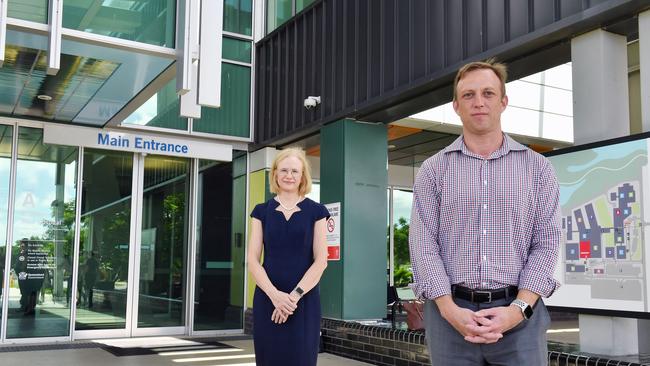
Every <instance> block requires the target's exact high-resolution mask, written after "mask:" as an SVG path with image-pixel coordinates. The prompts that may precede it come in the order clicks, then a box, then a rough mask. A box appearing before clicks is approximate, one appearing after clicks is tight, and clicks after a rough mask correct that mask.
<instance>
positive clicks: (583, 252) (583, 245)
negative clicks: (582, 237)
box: [580, 240, 591, 258]
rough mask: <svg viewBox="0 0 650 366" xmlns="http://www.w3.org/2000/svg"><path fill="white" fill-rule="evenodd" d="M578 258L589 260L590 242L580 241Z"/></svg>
mask: <svg viewBox="0 0 650 366" xmlns="http://www.w3.org/2000/svg"><path fill="white" fill-rule="evenodd" d="M580 258H591V242H590V241H588V240H587V241H581V242H580Z"/></svg>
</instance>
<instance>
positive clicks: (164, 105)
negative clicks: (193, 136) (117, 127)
mask: <svg viewBox="0 0 650 366" xmlns="http://www.w3.org/2000/svg"><path fill="white" fill-rule="evenodd" d="M180 113H181V112H180V102H179V99H178V94H176V79H173V80H172V81H170V82H169V83H167V85H165V86H164V87H162V88H161V89H160V90H159V91H158V92H157V93H156V94H154V95H153V96H152V97H151V98H149V100H147V101H146V102H145V103H144V104H143V105H142V106H140V108H138V109H137V110H135V112H133V113H131V115H129V117H127V118H126V119H125V120H124V121H123V122H122V124H125V125H138V126H149V127H160V128H169V129H174V130H183V131H187V118H180V117H179V115H180Z"/></svg>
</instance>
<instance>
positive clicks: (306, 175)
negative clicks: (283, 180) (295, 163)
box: [269, 147, 311, 196]
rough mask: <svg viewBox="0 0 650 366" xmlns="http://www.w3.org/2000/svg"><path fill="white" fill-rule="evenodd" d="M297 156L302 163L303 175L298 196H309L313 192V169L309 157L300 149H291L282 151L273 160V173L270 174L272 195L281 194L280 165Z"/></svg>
mask: <svg viewBox="0 0 650 366" xmlns="http://www.w3.org/2000/svg"><path fill="white" fill-rule="evenodd" d="M290 156H295V157H296V158H298V159H299V160H300V162H301V163H302V174H301V175H300V185H298V194H300V195H301V196H305V195H307V194H308V193H309V192H311V168H310V166H309V162H308V161H307V156H306V155H305V152H304V151H303V150H302V149H301V148H298V147H290V148H287V149H284V150H280V152H279V153H278V155H276V156H275V159H274V160H273V165H272V166H271V173H270V174H269V187H270V190H271V193H275V194H278V193H279V192H280V186H279V185H278V179H277V176H278V164H279V163H280V162H281V161H282V160H284V159H286V158H288V157H290Z"/></svg>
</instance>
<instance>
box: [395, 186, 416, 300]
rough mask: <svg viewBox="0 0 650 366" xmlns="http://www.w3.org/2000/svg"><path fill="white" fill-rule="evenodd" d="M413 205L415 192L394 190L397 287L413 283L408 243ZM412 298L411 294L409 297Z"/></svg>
mask: <svg viewBox="0 0 650 366" xmlns="http://www.w3.org/2000/svg"><path fill="white" fill-rule="evenodd" d="M412 204H413V192H410V191H401V190H398V189H395V190H393V225H394V232H393V233H394V236H393V240H394V243H395V252H394V255H395V263H394V268H395V270H394V272H393V280H394V282H395V287H406V286H407V285H408V284H409V283H411V282H412V281H413V277H412V276H413V274H412V272H411V268H410V267H411V259H410V257H409V241H408V237H409V223H410V220H411V206H412ZM409 291H410V290H409ZM407 293H408V291H407ZM400 294H401V293H400ZM412 296H413V295H412V294H411V295H410V296H409V297H412Z"/></svg>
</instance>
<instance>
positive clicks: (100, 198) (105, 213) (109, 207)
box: [64, 149, 134, 336]
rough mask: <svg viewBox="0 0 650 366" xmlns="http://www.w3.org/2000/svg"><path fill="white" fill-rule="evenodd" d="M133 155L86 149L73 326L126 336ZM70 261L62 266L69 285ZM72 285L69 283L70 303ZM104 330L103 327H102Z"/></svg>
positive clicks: (130, 296) (129, 295)
mask: <svg viewBox="0 0 650 366" xmlns="http://www.w3.org/2000/svg"><path fill="white" fill-rule="evenodd" d="M133 159H134V158H133V154H132V153H127V152H119V151H107V150H93V149H85V150H84V154H83V183H82V199H81V220H80V221H81V225H80V226H81V235H80V244H79V257H78V261H77V262H78V268H79V270H78V274H77V286H76V296H74V297H76V302H75V306H76V317H75V330H76V331H87V330H104V331H105V330H114V331H113V332H112V333H115V335H116V336H120V335H121V336H128V328H127V323H128V319H127V315H129V314H128V313H129V312H128V311H127V310H128V309H129V305H128V304H129V300H130V299H131V298H132V295H131V293H130V292H131V290H132V286H130V285H131V283H132V281H130V280H129V274H130V272H132V271H129V268H130V266H129V264H130V262H131V261H132V260H131V257H132V255H131V254H130V252H131V250H130V249H131V247H132V240H131V226H132V217H131V216H132V215H131V211H132V208H131V207H132V203H133V202H132V201H133V200H132V197H133V167H134V164H133ZM70 264H71V262H66V265H65V267H64V270H65V272H66V279H67V282H68V283H70V284H72V278H73V272H72V267H71V265H70ZM71 292H72V286H71V285H70V286H67V292H66V303H70V299H71V297H72V296H71ZM104 333H107V332H104Z"/></svg>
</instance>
